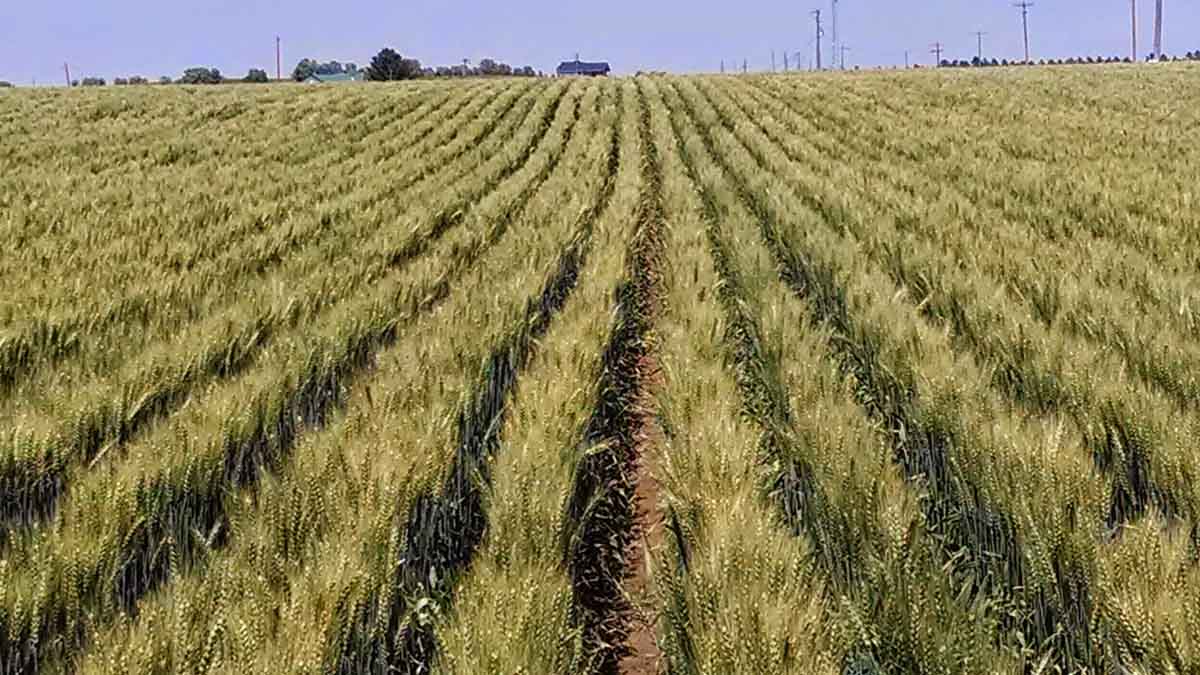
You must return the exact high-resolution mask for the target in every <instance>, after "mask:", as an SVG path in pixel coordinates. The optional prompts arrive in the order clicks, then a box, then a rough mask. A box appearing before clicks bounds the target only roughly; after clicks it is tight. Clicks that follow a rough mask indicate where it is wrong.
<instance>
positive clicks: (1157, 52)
mask: <svg viewBox="0 0 1200 675" xmlns="http://www.w3.org/2000/svg"><path fill="white" fill-rule="evenodd" d="M1162 23H1163V0H1158V1H1157V2H1155V3H1154V58H1156V59H1161V58H1162V55H1163V47H1162Z"/></svg>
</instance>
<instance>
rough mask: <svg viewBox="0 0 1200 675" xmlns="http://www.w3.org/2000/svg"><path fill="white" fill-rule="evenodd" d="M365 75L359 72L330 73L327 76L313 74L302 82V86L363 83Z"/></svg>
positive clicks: (363, 72)
mask: <svg viewBox="0 0 1200 675" xmlns="http://www.w3.org/2000/svg"><path fill="white" fill-rule="evenodd" d="M366 79H367V73H366V72H365V71H362V70H359V71H355V72H353V73H331V74H329V75H318V74H316V73H313V74H312V75H309V76H308V78H306V79H305V80H304V84H341V83H345V82H365V81H366Z"/></svg>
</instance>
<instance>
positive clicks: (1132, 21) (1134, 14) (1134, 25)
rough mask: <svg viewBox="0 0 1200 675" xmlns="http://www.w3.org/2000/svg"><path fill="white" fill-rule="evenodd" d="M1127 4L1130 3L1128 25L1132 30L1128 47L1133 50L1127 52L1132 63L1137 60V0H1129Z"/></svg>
mask: <svg viewBox="0 0 1200 675" xmlns="http://www.w3.org/2000/svg"><path fill="white" fill-rule="evenodd" d="M1129 5H1130V10H1131V13H1130V26H1131V30H1132V46H1131V47H1130V49H1132V50H1133V51H1131V52H1130V53H1129V58H1130V59H1132V60H1133V62H1134V63H1137V62H1138V51H1137V0H1129Z"/></svg>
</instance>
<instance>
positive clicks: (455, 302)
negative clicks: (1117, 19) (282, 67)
mask: <svg viewBox="0 0 1200 675" xmlns="http://www.w3.org/2000/svg"><path fill="white" fill-rule="evenodd" d="M1198 73H1200V71H1197V70H1196V69H1195V68H1194V67H1189V66H1161V67H1120V66H1116V67H1104V68H1083V67H1080V68H1072V69H1045V68H1041V69H1013V70H1008V69H1004V70H1000V69H997V70H995V71H986V72H983V73H977V72H964V71H952V72H923V73H922V72H905V73H870V74H867V73H864V74H854V75H842V76H833V75H808V76H741V77H715V76H712V77H649V78H646V77H639V78H636V79H614V80H607V79H605V80H563V79H559V80H502V79H496V80H475V81H466V82H444V81H426V82H419V83H412V84H406V85H401V86H392V85H378V86H371V85H368V86H346V87H337V86H334V87H328V88H326V87H298V86H273V87H248V86H243V87H212V88H205V89H195V88H185V87H169V88H168V87H162V88H160V87H135V88H121V89H116V90H111V89H109V90H98V91H62V92H50V91H32V92H27V91H11V92H6V93H2V94H0V242H3V248H2V249H0V251H2V254H0V280H2V283H3V288H4V289H5V292H4V293H3V294H0V673H2V674H4V675H9V674H17V673H22V674H23V673H60V672H73V673H87V674H98V673H112V674H117V673H164V674H165V673H263V674H266V673H392V672H401V673H429V672H435V673H586V672H595V673H630V674H644V673H659V672H662V673H667V672H669V673H673V674H676V673H677V674H681V675H683V674H691V675H700V674H707V673H762V674H770V673H796V674H808V673H817V674H821V673H828V674H835V673H836V674H847V675H849V674H852V673H853V674H868V673H879V674H882V673H928V674H935V673H937V674H942V673H944V674H952V673H981V674H982V673H1013V674H1017V673H1095V674H1113V675H1123V674H1147V675H1149V674H1158V673H1179V674H1181V675H1182V674H1184V673H1200V314H1198V313H1200V217H1198V214H1200V195H1198V193H1197V177H1198V176H1200V144H1197V143H1196V139H1197V137H1198V133H1200V132H1198V129H1200V106H1197V105H1196V103H1197V100H1200V89H1197V87H1196V84H1195V82H1196V76H1197V74H1198Z"/></svg>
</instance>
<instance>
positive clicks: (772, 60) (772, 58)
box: [771, 49, 775, 73]
mask: <svg viewBox="0 0 1200 675" xmlns="http://www.w3.org/2000/svg"><path fill="white" fill-rule="evenodd" d="M771 72H772V73H773V72H775V50H774V49H772V50H771Z"/></svg>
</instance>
